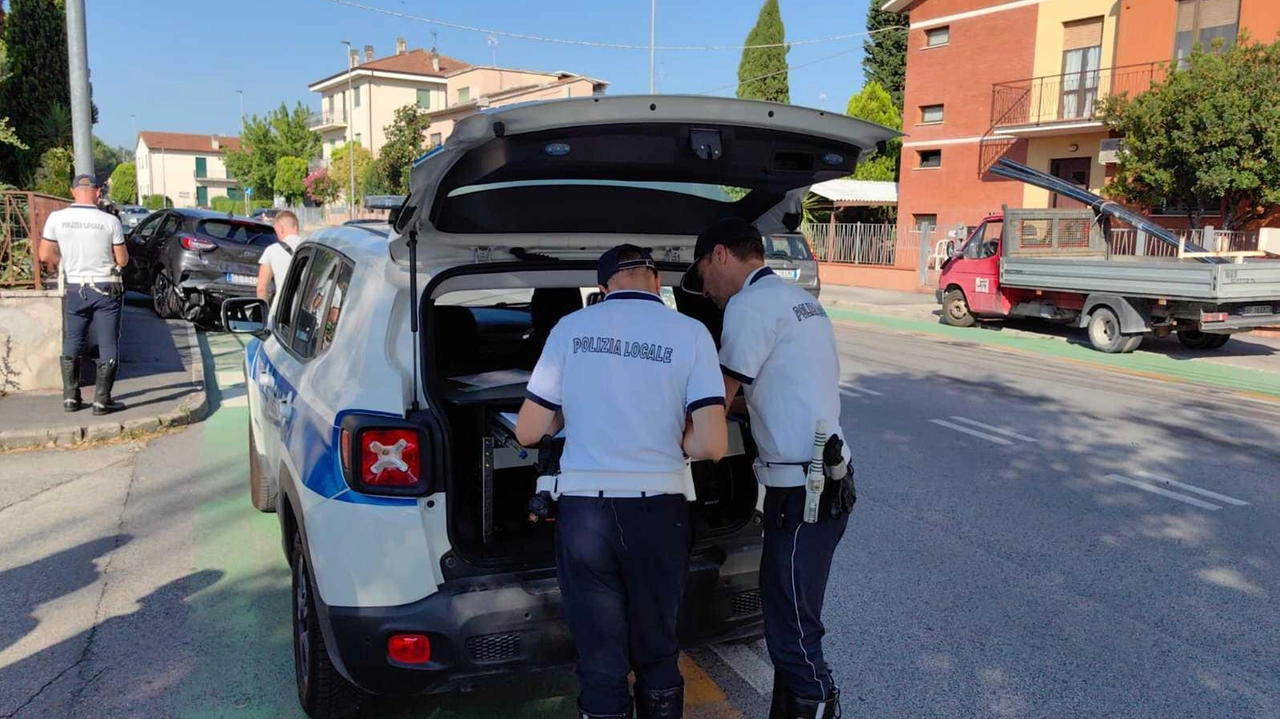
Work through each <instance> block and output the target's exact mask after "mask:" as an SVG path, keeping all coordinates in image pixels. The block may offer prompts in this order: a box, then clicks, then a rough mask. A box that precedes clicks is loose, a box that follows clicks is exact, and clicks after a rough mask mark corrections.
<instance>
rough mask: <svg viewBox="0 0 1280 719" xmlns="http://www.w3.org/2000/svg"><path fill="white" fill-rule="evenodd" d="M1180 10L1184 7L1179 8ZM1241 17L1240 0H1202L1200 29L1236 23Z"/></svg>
mask: <svg viewBox="0 0 1280 719" xmlns="http://www.w3.org/2000/svg"><path fill="white" fill-rule="evenodd" d="M1178 10H1179V11H1181V10H1182V8H1178ZM1239 19H1240V0H1202V2H1201V3H1200V29H1202V30H1203V29H1205V28H1210V27H1222V26H1224V25H1235V24H1236V22H1237V21H1238V20H1239Z"/></svg>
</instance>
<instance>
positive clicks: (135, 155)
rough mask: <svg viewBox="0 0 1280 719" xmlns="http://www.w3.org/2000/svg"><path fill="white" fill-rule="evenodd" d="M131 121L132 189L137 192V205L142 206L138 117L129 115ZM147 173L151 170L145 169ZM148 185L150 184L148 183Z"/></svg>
mask: <svg viewBox="0 0 1280 719" xmlns="http://www.w3.org/2000/svg"><path fill="white" fill-rule="evenodd" d="M129 119H130V120H133V187H134V189H135V190H137V191H138V204H139V205H141V204H142V178H141V177H139V176H138V116H137V115H130V116H129ZM147 172H148V173H149V172H151V168H150V167H148V168H147ZM148 184H150V183H148Z"/></svg>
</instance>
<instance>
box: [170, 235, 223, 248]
mask: <svg viewBox="0 0 1280 719" xmlns="http://www.w3.org/2000/svg"><path fill="white" fill-rule="evenodd" d="M179 239H181V240H182V247H183V249H186V250H191V251H192V252H208V251H209V250H216V249H218V245H217V244H215V243H214V242H212V241H210V240H206V239H204V238H202V237H195V236H194V235H179Z"/></svg>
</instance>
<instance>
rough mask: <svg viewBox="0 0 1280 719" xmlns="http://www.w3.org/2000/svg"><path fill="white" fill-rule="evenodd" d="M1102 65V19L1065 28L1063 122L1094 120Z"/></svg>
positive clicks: (1072, 24)
mask: <svg viewBox="0 0 1280 719" xmlns="http://www.w3.org/2000/svg"><path fill="white" fill-rule="evenodd" d="M1101 64H1102V18H1100V17H1096V18H1090V19H1088V20H1077V21H1075V22H1069V23H1064V24H1063V26H1062V107H1061V108H1059V109H1060V110H1061V118H1062V119H1063V120H1074V119H1079V118H1092V117H1093V111H1094V106H1095V104H1096V102H1097V99H1098V74H1099V73H1098V71H1099V70H1100V69H1101Z"/></svg>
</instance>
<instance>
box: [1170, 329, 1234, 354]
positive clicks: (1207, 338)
mask: <svg viewBox="0 0 1280 719" xmlns="http://www.w3.org/2000/svg"><path fill="white" fill-rule="evenodd" d="M1219 337H1222V338H1223V339H1222V340H1221V341H1219V339H1218V338H1219ZM1229 338H1230V337H1229V335H1211V334H1209V333H1207V332H1201V331H1200V330H1178V341H1179V342H1181V343H1182V346H1184V347H1186V348H1187V349H1191V350H1212V349H1217V348H1219V347H1221V346H1222V345H1224V344H1226V343H1227V339H1229Z"/></svg>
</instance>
